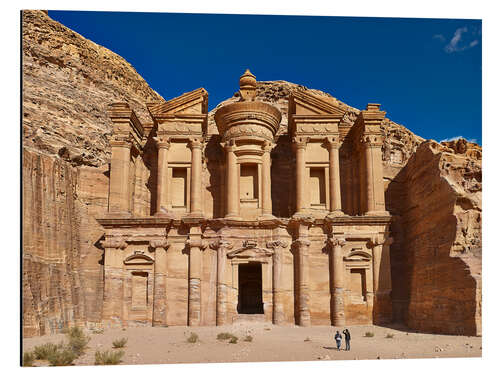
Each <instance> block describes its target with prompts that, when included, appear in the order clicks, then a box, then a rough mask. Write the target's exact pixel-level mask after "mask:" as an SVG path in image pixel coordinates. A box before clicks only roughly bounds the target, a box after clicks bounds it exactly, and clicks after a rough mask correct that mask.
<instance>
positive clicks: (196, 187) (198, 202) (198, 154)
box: [189, 138, 203, 216]
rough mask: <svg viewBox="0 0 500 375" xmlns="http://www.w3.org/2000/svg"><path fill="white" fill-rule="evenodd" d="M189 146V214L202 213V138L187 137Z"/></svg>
mask: <svg viewBox="0 0 500 375" xmlns="http://www.w3.org/2000/svg"><path fill="white" fill-rule="evenodd" d="M189 147H190V148H191V191H190V194H191V214H195V215H200V216H201V215H202V214H203V209H202V196H201V169H202V148H203V139H201V138H191V139H189Z"/></svg>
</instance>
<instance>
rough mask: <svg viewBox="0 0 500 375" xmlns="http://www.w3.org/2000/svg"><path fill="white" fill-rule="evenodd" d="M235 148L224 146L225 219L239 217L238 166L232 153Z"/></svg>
mask: <svg viewBox="0 0 500 375" xmlns="http://www.w3.org/2000/svg"><path fill="white" fill-rule="evenodd" d="M235 148H236V147H235V146H233V145H226V198H227V204H226V208H227V212H226V217H239V216H240V197H239V195H238V191H239V188H238V187H239V181H238V165H237V164H236V154H235V153H234V151H235Z"/></svg>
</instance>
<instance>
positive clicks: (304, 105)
mask: <svg viewBox="0 0 500 375" xmlns="http://www.w3.org/2000/svg"><path fill="white" fill-rule="evenodd" d="M288 105H289V108H288V113H289V115H299V116H307V115H313V116H314V115H334V116H335V117H337V116H338V117H339V118H341V117H343V116H344V113H345V111H344V110H343V109H341V108H340V107H339V106H337V105H335V104H334V102H333V100H332V101H329V100H327V99H324V98H322V97H319V96H316V95H313V94H309V93H307V92H302V91H294V92H292V93H291V94H290V98H289V100H288Z"/></svg>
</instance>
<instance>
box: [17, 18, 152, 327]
mask: <svg viewBox="0 0 500 375" xmlns="http://www.w3.org/2000/svg"><path fill="white" fill-rule="evenodd" d="M158 99H161V97H160V96H159V95H158V94H157V93H155V92H154V91H153V90H152V89H151V88H150V87H149V86H148V85H147V83H146V82H145V81H144V80H143V79H142V78H141V77H140V76H139V75H138V74H137V73H136V72H135V70H134V69H133V68H132V66H131V65H130V64H128V63H127V62H126V61H125V60H124V59H123V58H121V57H120V56H118V55H116V54H114V53H113V52H111V51H109V50H107V49H106V48H103V47H101V46H98V45H96V44H95V43H93V42H91V41H89V40H87V39H85V38H83V37H82V36H80V35H79V34H77V33H75V32H73V31H72V30H70V29H68V28H66V27H64V26H62V25H61V24H59V23H58V22H55V21H53V20H52V19H50V18H49V17H48V16H47V15H46V14H45V13H43V12H41V11H24V12H23V224H24V225H23V333H24V335H25V336H33V335H43V334H47V333H51V332H55V331H58V330H60V329H62V328H64V327H67V326H68V324H94V323H95V324H99V322H100V320H101V310H102V293H103V285H102V284H103V281H102V279H103V274H102V249H100V248H99V246H100V245H98V241H99V239H100V237H101V236H102V233H103V231H102V228H101V226H100V225H99V224H98V223H97V222H96V221H95V217H97V216H100V215H102V214H104V213H105V212H106V210H107V206H108V189H109V187H108V184H109V182H108V180H109V170H108V169H109V167H108V164H107V163H108V161H109V156H110V149H109V147H108V141H109V136H110V134H111V129H112V125H111V121H110V119H109V117H108V116H107V106H108V105H109V104H110V103H111V102H115V101H120V100H126V101H127V102H129V103H131V105H132V106H133V107H134V110H135V111H136V113H137V114H138V115H139V116H140V117H141V120H142V121H143V122H145V123H146V124H147V122H148V121H151V120H150V119H149V115H148V114H147V111H146V109H145V108H143V107H142V106H143V105H144V104H143V103H145V102H146V101H150V100H158ZM76 166H79V167H76Z"/></svg>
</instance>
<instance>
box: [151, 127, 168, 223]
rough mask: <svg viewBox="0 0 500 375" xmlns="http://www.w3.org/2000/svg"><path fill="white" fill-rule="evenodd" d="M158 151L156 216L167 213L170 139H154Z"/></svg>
mask: <svg viewBox="0 0 500 375" xmlns="http://www.w3.org/2000/svg"><path fill="white" fill-rule="evenodd" d="M154 141H155V144H156V147H157V149H158V169H157V177H156V215H164V214H166V213H167V206H168V198H167V197H168V188H169V181H168V150H169V149H170V138H168V137H165V136H159V137H155V138H154Z"/></svg>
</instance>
